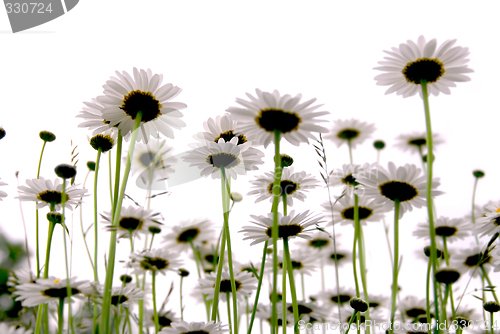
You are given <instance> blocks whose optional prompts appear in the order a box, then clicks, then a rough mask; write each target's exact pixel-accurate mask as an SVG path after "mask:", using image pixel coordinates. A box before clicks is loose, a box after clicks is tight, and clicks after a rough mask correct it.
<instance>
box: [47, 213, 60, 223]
mask: <svg viewBox="0 0 500 334" xmlns="http://www.w3.org/2000/svg"><path fill="white" fill-rule="evenodd" d="M47 220H48V221H49V222H51V223H54V224H61V223H62V222H63V215H62V214H60V213H59V212H49V213H47Z"/></svg>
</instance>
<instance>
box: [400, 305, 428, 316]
mask: <svg viewBox="0 0 500 334" xmlns="http://www.w3.org/2000/svg"><path fill="white" fill-rule="evenodd" d="M405 313H406V315H407V316H409V317H410V318H418V317H419V316H421V315H422V314H426V311H425V310H423V309H421V308H416V307H414V308H411V309H408V310H406V311H405Z"/></svg>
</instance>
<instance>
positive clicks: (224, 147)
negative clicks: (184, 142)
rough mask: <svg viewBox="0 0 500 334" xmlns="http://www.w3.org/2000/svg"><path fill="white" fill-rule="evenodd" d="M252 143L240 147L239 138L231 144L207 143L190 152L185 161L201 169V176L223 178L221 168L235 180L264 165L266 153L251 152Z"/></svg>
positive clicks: (223, 141)
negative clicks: (263, 158)
mask: <svg viewBox="0 0 500 334" xmlns="http://www.w3.org/2000/svg"><path fill="white" fill-rule="evenodd" d="M251 144H252V143H251V142H246V143H244V144H241V145H238V137H233V139H231V140H230V141H229V142H226V141H225V140H224V138H220V139H219V141H218V142H217V143H215V142H210V141H205V142H204V143H202V144H200V145H199V146H198V147H197V148H195V149H193V150H192V151H190V152H189V153H188V154H187V155H186V156H184V157H183V159H184V160H185V161H186V162H189V163H190V165H189V166H190V167H191V166H196V167H198V168H199V169H201V175H203V176H205V177H207V176H209V175H211V176H212V179H216V178H217V179H220V178H221V167H223V168H224V171H225V172H226V173H227V174H229V175H230V176H231V177H232V178H233V179H236V178H237V175H238V174H239V175H245V174H246V172H247V171H251V170H257V169H258V167H257V165H260V164H263V163H264V162H263V161H262V157H263V156H264V153H262V152H261V151H259V150H257V149H252V150H249V148H250V145H251Z"/></svg>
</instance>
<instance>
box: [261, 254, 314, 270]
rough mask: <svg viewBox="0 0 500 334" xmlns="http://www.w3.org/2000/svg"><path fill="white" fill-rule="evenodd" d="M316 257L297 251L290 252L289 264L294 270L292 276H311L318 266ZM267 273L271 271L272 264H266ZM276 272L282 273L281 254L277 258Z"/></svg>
mask: <svg viewBox="0 0 500 334" xmlns="http://www.w3.org/2000/svg"><path fill="white" fill-rule="evenodd" d="M316 260H317V255H314V254H311V253H306V252H303V251H299V250H293V251H291V252H290V262H291V263H292V268H293V270H294V275H296V274H305V275H309V276H311V273H312V272H313V271H316V269H317V268H318V265H317V263H316ZM267 265H268V269H267V270H269V271H272V267H273V264H272V263H267ZM278 270H279V272H280V273H282V272H283V252H282V253H281V254H280V255H279V256H278Z"/></svg>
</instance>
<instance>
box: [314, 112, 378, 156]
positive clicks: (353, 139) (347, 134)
mask: <svg viewBox="0 0 500 334" xmlns="http://www.w3.org/2000/svg"><path fill="white" fill-rule="evenodd" d="M374 132H375V125H374V124H369V123H366V122H362V121H360V120H357V119H354V118H351V119H347V120H341V119H339V120H336V121H334V125H333V128H332V129H331V130H330V132H329V133H328V134H327V135H325V136H324V138H325V139H330V140H331V141H333V142H334V143H335V144H336V145H337V147H340V146H342V145H343V144H346V145H349V146H350V147H351V148H353V149H354V148H356V146H358V144H362V143H363V142H364V141H365V140H366V139H368V138H370V137H371V136H372V134H373V133H374Z"/></svg>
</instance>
